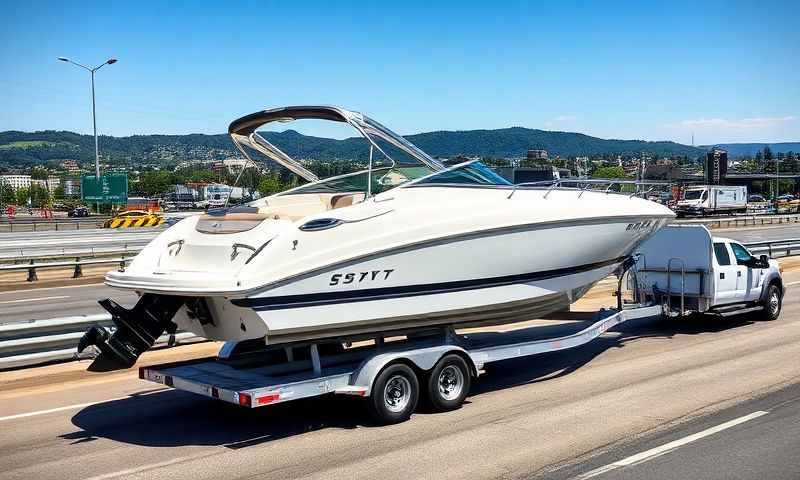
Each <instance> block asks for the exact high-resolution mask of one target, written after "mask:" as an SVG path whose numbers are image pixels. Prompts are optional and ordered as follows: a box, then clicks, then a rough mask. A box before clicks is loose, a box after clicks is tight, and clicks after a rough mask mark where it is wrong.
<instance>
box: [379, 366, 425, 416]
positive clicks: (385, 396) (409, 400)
mask: <svg viewBox="0 0 800 480" xmlns="http://www.w3.org/2000/svg"><path fill="white" fill-rule="evenodd" d="M418 400H419V380H417V375H416V374H415V373H414V370H412V369H411V368H410V367H408V366H407V365H403V364H401V363H396V364H394V365H390V366H388V367H387V368H386V369H384V370H383V371H382V372H381V373H380V375H378V378H376V379H375V383H374V384H373V385H372V395H371V396H370V399H369V407H370V414H372V417H373V418H374V419H375V421H376V422H377V423H379V424H380V425H390V424H393V423H400V422H404V421H406V420H408V418H409V417H411V414H412V413H413V412H414V409H416V408H417V401H418Z"/></svg>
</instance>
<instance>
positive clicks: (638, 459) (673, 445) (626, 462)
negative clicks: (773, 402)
mask: <svg viewBox="0 0 800 480" xmlns="http://www.w3.org/2000/svg"><path fill="white" fill-rule="evenodd" d="M767 413H769V412H765V411H762V410H759V411H757V412H753V413H751V414H749V415H745V416H743V417H739V418H735V419H733V420H731V421H729V422H725V423H722V424H720V425H717V426H716V427H711V428H708V429H706V430H703V431H702V432H697V433H695V434H692V435H689V436H687V437H683V438H680V439H678V440H675V441H673V442H669V443H665V444H664V445H661V446H660V447H655V448H651V449H650V450H645V451H644V452H641V453H637V454H636V455H631V456H630V457H627V458H623V459H622V460H618V461H616V462H614V463H610V464H608V465H605V466H602V467H600V468H595V469H594V470H590V471H588V472H586V473H584V474H582V475H578V476H577V477H575V478H576V480H585V479H587V478H592V477H596V476H598V475H601V474H603V473H606V472H610V471H611V470H616V469H617V468H621V467H627V466H630V465H635V464H639V463H643V462H646V461H647V460H651V459H653V458H656V457H660V456H661V455H664V454H667V453H669V452H671V451H673V450H676V449H677V448H679V447H682V446H684V445H687V444H689V443H692V442H695V441H697V440H700V439H701V438H705V437H708V436H709V435H714V434H715V433H719V432H721V431H723V430H727V429H729V428H731V427H735V426H736V425H740V424H742V423H744V422H748V421H750V420H753V419H755V418H758V417H760V416H762V415H766V414H767Z"/></svg>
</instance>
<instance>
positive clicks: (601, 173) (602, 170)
mask: <svg viewBox="0 0 800 480" xmlns="http://www.w3.org/2000/svg"><path fill="white" fill-rule="evenodd" d="M592 177H594V178H628V177H627V176H626V175H625V170H624V169H623V168H622V167H620V166H613V167H598V168H597V169H596V170H595V171H594V173H592Z"/></svg>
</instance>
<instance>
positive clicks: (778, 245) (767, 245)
mask: <svg viewBox="0 0 800 480" xmlns="http://www.w3.org/2000/svg"><path fill="white" fill-rule="evenodd" d="M744 245H745V246H747V248H748V249H749V250H750V251H751V252H752V253H753V254H763V253H766V254H768V255H769V256H770V257H775V256H781V257H785V256H790V255H800V238H789V239H781V240H772V241H766V242H753V243H745V244H744ZM120 260H121V259H110V260H102V259H101V260H99V261H98V260H94V261H92V260H88V261H85V262H81V263H82V264H84V265H85V264H87V263H89V262H93V263H113V262H118V261H120ZM128 260H130V259H125V260H124V261H126V262H127V261H128ZM62 264H63V265H70V266H71V265H75V263H74V262H62ZM45 265H46V266H54V265H53V264H52V263H48V264H45ZM14 267H16V266H14ZM27 267H28V266H26V265H22V266H20V268H27ZM94 324H99V325H102V326H105V327H112V326H113V322H112V321H111V315H110V314H108V313H103V314H97V315H84V316H77V317H66V318H54V319H50V320H35V321H30V322H18V323H10V324H4V325H0V370H3V369H8V368H16V367H22V366H30V365H37V364H42V363H48V362H54V361H60V360H72V359H79V358H88V357H91V356H92V354H91V353H87V354H86V355H78V353H77V352H76V350H75V346H76V345H77V344H78V340H80V338H81V337H82V336H83V333H84V331H85V330H86V329H87V328H88V327H89V326H91V325H94ZM201 340H203V339H202V338H201V337H198V336H196V335H195V334H193V333H191V332H178V333H176V334H174V335H163V336H161V337H160V338H159V339H158V341H157V342H156V345H158V346H172V345H177V344H180V343H181V342H188V341H201Z"/></svg>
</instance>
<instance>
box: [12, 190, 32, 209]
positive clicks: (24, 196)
mask: <svg viewBox="0 0 800 480" xmlns="http://www.w3.org/2000/svg"><path fill="white" fill-rule="evenodd" d="M15 195H16V197H17V198H16V200H17V205H27V204H28V197H30V190H28V189H27V188H25V187H22V188H18V189H17V191H16V192H15Z"/></svg>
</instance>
